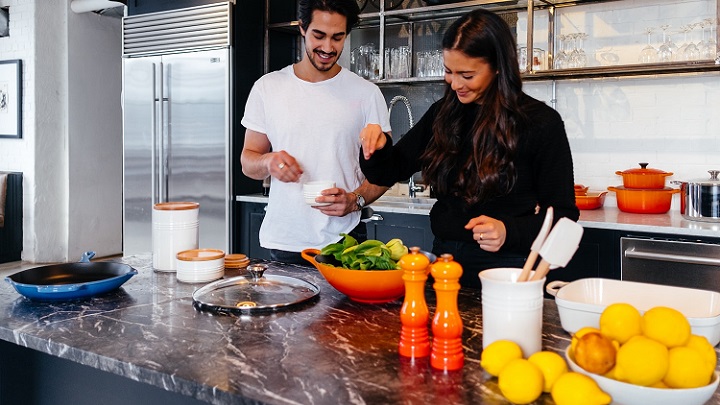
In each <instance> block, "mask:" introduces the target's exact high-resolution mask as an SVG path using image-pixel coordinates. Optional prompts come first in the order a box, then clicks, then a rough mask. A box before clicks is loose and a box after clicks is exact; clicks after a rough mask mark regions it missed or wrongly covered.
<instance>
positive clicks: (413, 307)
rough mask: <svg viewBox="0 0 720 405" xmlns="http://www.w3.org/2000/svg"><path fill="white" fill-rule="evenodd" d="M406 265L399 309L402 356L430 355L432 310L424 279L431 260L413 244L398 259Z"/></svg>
mask: <svg viewBox="0 0 720 405" xmlns="http://www.w3.org/2000/svg"><path fill="white" fill-rule="evenodd" d="M398 264H400V268H402V269H403V271H404V273H403V276H402V278H403V280H404V281H405V300H404V301H403V305H402V308H401V309H400V322H401V323H402V329H401V331H400V346H399V349H398V351H399V352H400V355H401V356H405V357H410V358H420V357H427V356H429V355H430V336H429V335H428V319H429V311H428V307H427V303H426V302H425V281H426V280H427V268H428V266H429V265H430V260H429V259H428V258H427V257H426V256H425V255H424V254H422V253H420V248H419V247H412V248H410V253H408V254H406V255H405V256H403V257H401V258H400V261H399V262H398Z"/></svg>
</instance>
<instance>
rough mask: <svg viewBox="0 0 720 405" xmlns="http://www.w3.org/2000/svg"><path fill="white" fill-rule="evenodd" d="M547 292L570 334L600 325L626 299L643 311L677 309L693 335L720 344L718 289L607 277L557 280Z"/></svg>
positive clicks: (719, 301)
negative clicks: (604, 314) (611, 308)
mask: <svg viewBox="0 0 720 405" xmlns="http://www.w3.org/2000/svg"><path fill="white" fill-rule="evenodd" d="M546 291H547V292H548V294H550V295H554V296H555V304H557V307H558V312H559V314H560V323H561V324H562V328H563V329H565V330H566V331H568V332H570V333H574V332H576V331H577V330H579V329H580V328H582V327H584V326H594V327H598V326H599V324H600V315H601V314H602V311H603V310H604V309H605V307H607V306H608V305H610V304H613V303H617V302H625V303H628V304H630V305H632V306H634V307H635V308H637V309H638V310H639V311H640V313H643V312H645V311H647V310H649V309H650V308H652V307H657V306H665V307H670V308H674V309H677V310H678V311H680V312H681V313H682V314H683V315H685V317H687V319H688V321H689V322H690V327H691V328H692V333H693V334H696V335H700V336H705V337H706V338H707V340H708V341H709V342H710V344H712V345H713V346H715V345H717V344H718V343H720V293H717V292H714V291H708V290H697V289H693V288H682V287H671V286H666V285H659V284H648V283H638V282H634V281H623V280H612V279H604V278H585V279H581V280H576V281H573V282H570V283H566V282H564V281H553V282H550V283H548V285H547V287H546Z"/></svg>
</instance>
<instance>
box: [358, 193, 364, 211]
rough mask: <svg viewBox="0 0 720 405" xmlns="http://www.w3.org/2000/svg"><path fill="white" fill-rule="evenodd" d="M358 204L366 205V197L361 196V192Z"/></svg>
mask: <svg viewBox="0 0 720 405" xmlns="http://www.w3.org/2000/svg"><path fill="white" fill-rule="evenodd" d="M357 205H358V207H360V208H362V207H364V206H365V197H363V196H361V195H360V194H358V198H357Z"/></svg>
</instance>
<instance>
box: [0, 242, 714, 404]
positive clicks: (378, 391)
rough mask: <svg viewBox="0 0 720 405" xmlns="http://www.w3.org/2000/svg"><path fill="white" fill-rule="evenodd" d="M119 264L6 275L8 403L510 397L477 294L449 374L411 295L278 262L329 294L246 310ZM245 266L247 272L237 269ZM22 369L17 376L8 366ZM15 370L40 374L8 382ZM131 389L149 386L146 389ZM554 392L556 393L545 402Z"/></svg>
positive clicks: (143, 266)
mask: <svg viewBox="0 0 720 405" xmlns="http://www.w3.org/2000/svg"><path fill="white" fill-rule="evenodd" d="M118 261H121V262H123V263H127V264H129V265H131V266H132V267H134V268H136V269H137V270H138V271H139V274H138V275H137V276H135V277H133V278H131V279H130V280H129V281H128V282H127V283H125V284H124V285H123V286H122V287H121V288H120V289H118V290H116V291H114V292H111V293H108V294H106V295H103V296H98V297H95V298H90V299H85V300H80V301H74V302H62V303H39V302H33V301H30V300H28V299H26V298H25V297H22V296H20V295H19V294H18V293H16V292H15V290H13V288H12V287H11V286H10V285H9V284H7V283H3V285H2V287H0V314H2V315H0V339H2V340H3V341H5V342H2V346H3V350H2V352H0V353H2V356H3V358H2V359H0V362H1V363H2V364H3V366H2V367H3V368H2V373H0V374H1V375H2V384H0V402H2V403H3V404H4V403H14V402H9V401H10V399H13V398H15V399H16V400H17V398H19V395H21V394H22V391H26V392H28V391H38V392H41V391H43V390H53V389H58V388H57V385H58V384H55V385H53V381H54V380H59V381H65V382H64V383H63V385H64V388H65V389H67V390H68V392H69V391H72V390H76V391H77V390H80V391H82V392H81V393H79V394H77V393H75V396H71V393H68V392H65V393H62V392H60V393H58V394H57V395H56V397H55V398H52V399H46V400H43V399H42V398H38V397H37V394H36V398H35V400H34V401H27V400H24V401H23V403H52V404H65V403H73V404H78V403H88V404H89V403H103V404H108V403H124V404H138V403H143V404H144V403H148V404H149V403H170V401H173V402H172V403H174V404H181V403H182V404H185V403H188V404H191V403H212V404H399V403H402V404H435V403H442V404H480V403H485V404H488V403H492V404H504V403H508V402H507V401H505V399H504V398H503V397H502V396H501V394H500V393H499V389H498V387H497V379H495V378H491V377H490V376H489V375H488V374H486V373H485V372H484V371H483V370H482V368H481V367H480V364H479V363H480V361H479V358H480V352H481V350H482V328H481V308H480V295H479V292H477V291H472V290H470V291H461V292H460V295H459V300H458V306H459V310H460V314H461V316H462V319H463V325H464V332H463V347H464V353H465V365H464V367H463V369H462V370H459V371H457V372H449V373H443V372H441V371H437V370H433V369H431V368H430V367H429V363H428V359H421V360H418V361H416V362H414V363H413V362H410V361H408V360H407V359H405V358H401V357H400V356H399V355H398V353H397V347H398V340H399V333H400V317H399V312H400V307H401V305H402V302H401V301H396V302H392V303H389V304H382V305H367V304H359V303H355V302H353V301H350V300H348V299H347V298H346V297H345V296H344V295H342V294H341V293H339V292H337V291H336V290H334V289H333V288H332V287H331V286H330V285H329V284H328V283H327V282H326V281H325V280H324V279H323V278H322V275H320V273H319V272H317V271H316V270H315V269H314V268H311V267H304V266H294V265H286V264H282V263H276V262H268V264H269V269H268V270H267V272H266V274H276V275H290V276H295V277H300V278H303V279H304V280H307V281H309V282H311V283H314V284H315V285H317V286H318V287H319V288H320V294H319V296H318V297H317V299H315V300H312V301H309V302H306V303H304V304H300V305H298V306H296V307H290V308H289V309H287V310H284V311H278V312H271V313H266V314H259V315H242V316H239V315H215V314H211V313H208V312H202V311H198V310H196V309H195V308H194V307H193V304H192V293H193V291H194V290H196V289H197V288H199V287H200V286H201V285H202V284H185V283H181V282H177V281H176V278H175V275H174V274H173V273H157V272H154V271H153V270H152V267H151V263H152V260H151V257H150V256H149V255H145V256H133V257H126V258H122V259H118ZM13 272H14V271H12V270H6V271H3V272H1V273H0V276H2V277H5V276H7V275H9V274H11V273H13ZM236 275H240V271H238V270H235V271H233V272H228V273H227V274H226V277H232V276H236ZM426 297H427V300H428V304H429V307H430V315H431V316H432V315H433V314H434V310H435V307H434V302H435V294H434V292H433V290H432V288H431V287H430V285H429V283H428V289H427V292H426ZM544 304H545V305H544V324H543V346H544V349H546V350H552V351H556V352H562V351H563V350H564V349H565V347H567V345H568V344H569V335H568V334H567V333H566V332H565V331H563V330H562V328H561V327H560V322H559V316H558V312H557V308H556V306H555V303H554V302H553V301H551V300H546V301H545V303H544ZM29 349H31V350H29ZM29 353H30V354H29ZM28 356H29V357H32V358H33V359H34V360H31V361H29V360H27V357H28ZM38 356H39V357H40V359H37V357H38ZM56 361H62V362H66V363H69V364H71V365H72V366H71V368H68V367H70V366H67V365H66V366H67V367H66V366H60V367H59V368H57V369H55V370H59V371H53V370H50V371H45V372H32V371H30V372H29V371H28V369H32V368H37V369H41V370H47V367H46V366H45V363H52V362H56ZM72 367H75V368H72ZM78 368H79V369H78ZM13 370H16V372H17V373H19V374H18V376H19V377H18V376H16V377H13V376H10V377H9V376H8V373H13ZM67 370H70V371H67ZM68 374H70V375H68ZM94 374H99V375H100V376H99V377H98V376H95V375H94ZM13 378H15V379H16V380H17V379H24V378H27V379H29V381H22V385H21V386H19V387H17V386H14V387H9V386H8V384H10V383H12V382H13ZM75 380H80V381H75ZM8 381H10V382H8ZM15 382H17V381H15ZM128 383H130V384H129V385H128ZM74 385H77V387H76V388H72V387H73V386H74ZM48 387H49V388H48ZM68 387H70V388H68ZM118 387H126V388H118ZM134 389H138V390H142V391H145V390H148V392H149V393H148V394H143V396H142V399H137V395H136V396H133V392H132V391H133V390H134ZM18 392H19V393H18ZM45 395H46V396H49V395H50V394H45ZM163 395H166V396H163ZM78 398H85V400H86V402H79V400H78ZM113 401H115V402H113ZM552 403H553V401H552V399H551V398H550V396H549V395H547V394H543V395H542V396H541V397H540V399H539V400H538V401H536V402H535V404H552ZM712 403H720V395H718V394H717V393H716V394H715V396H714V397H713V400H712Z"/></svg>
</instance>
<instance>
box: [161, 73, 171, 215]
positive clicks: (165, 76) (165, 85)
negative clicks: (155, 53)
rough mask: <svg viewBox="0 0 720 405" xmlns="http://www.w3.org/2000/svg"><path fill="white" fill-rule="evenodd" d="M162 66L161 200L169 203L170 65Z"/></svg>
mask: <svg viewBox="0 0 720 405" xmlns="http://www.w3.org/2000/svg"><path fill="white" fill-rule="evenodd" d="M161 66H163V70H162V76H161V80H162V83H161V87H160V88H161V89H162V99H161V101H160V111H161V114H162V115H161V117H162V128H163V143H162V145H163V149H162V152H163V154H162V157H163V161H162V163H163V168H162V173H161V174H162V177H161V180H162V184H163V194H162V196H163V199H164V201H170V175H171V174H172V173H171V169H170V154H171V153H172V146H171V145H172V142H173V140H172V126H171V125H170V120H171V119H172V117H171V116H170V113H171V111H170V85H171V83H170V77H169V76H170V71H171V70H172V64H170V63H166V64H161ZM166 89H167V91H166Z"/></svg>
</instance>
